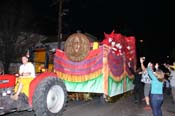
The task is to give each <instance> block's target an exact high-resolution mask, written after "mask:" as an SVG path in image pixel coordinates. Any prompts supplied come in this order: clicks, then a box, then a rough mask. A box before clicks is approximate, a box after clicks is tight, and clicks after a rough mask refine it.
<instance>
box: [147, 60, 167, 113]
mask: <svg viewBox="0 0 175 116" xmlns="http://www.w3.org/2000/svg"><path fill="white" fill-rule="evenodd" d="M151 66H152V64H151V63H148V67H147V71H148V74H149V76H150V78H151V79H152V80H151V95H150V98H151V108H152V112H153V116H162V110H161V107H162V104H163V81H164V73H163V72H162V71H161V70H156V71H155V72H153V69H152V68H151Z"/></svg>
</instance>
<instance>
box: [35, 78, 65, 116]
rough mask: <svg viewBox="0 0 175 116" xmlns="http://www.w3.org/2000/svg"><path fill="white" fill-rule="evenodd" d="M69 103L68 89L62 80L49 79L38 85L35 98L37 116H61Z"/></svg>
mask: <svg viewBox="0 0 175 116" xmlns="http://www.w3.org/2000/svg"><path fill="white" fill-rule="evenodd" d="M66 101H67V92H66V87H65V85H64V83H63V82H62V80H61V79H59V78H57V77H47V78H45V79H44V80H42V81H41V82H40V83H38V86H37V88H36V90H35V93H34V96H33V110H34V112H35V114H36V116H60V115H62V113H63V111H64V108H65V105H66Z"/></svg>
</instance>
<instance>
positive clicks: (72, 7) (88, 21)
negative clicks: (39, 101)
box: [28, 0, 175, 59]
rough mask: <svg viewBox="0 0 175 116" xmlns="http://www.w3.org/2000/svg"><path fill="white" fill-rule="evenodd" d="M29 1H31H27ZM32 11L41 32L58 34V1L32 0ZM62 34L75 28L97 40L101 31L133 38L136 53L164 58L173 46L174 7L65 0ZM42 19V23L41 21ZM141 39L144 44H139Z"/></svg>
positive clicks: (140, 0) (140, 1) (125, 0)
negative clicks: (53, 3)
mask: <svg viewBox="0 0 175 116" xmlns="http://www.w3.org/2000/svg"><path fill="white" fill-rule="evenodd" d="M28 1H30V0H28ZM31 1H32V3H31V6H32V10H33V11H32V12H33V15H34V16H35V20H38V21H39V22H41V23H39V24H38V25H39V26H41V27H42V29H43V31H44V33H48V34H57V27H58V22H57V21H58V19H57V18H58V4H56V5H52V2H53V1H56V0H31ZM63 8H64V9H68V12H66V15H63V18H62V19H63V29H62V31H63V32H64V33H70V32H71V33H73V32H76V30H81V31H82V32H87V33H90V34H92V35H94V36H96V37H97V38H98V39H99V40H102V39H103V36H104V32H106V33H111V32H112V30H115V32H116V33H122V34H123V35H127V36H130V35H133V36H135V37H136V45H137V49H138V52H140V54H139V55H145V56H149V57H151V58H154V59H156V58H158V59H160V58H163V57H166V56H167V55H169V51H170V50H171V49H173V48H175V47H174V43H173V42H172V41H173V39H174V33H175V18H173V14H174V11H175V7H174V6H173V3H171V2H170V1H165V0H164V1H160V0H64V3H63ZM43 22H44V23H43ZM139 40H143V43H142V44H141V43H139Z"/></svg>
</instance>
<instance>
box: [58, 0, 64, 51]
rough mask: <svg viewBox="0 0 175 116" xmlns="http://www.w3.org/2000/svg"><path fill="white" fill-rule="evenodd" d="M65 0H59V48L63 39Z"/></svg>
mask: <svg viewBox="0 0 175 116" xmlns="http://www.w3.org/2000/svg"><path fill="white" fill-rule="evenodd" d="M62 7H63V0H59V12H58V48H61V39H62V14H63V8H62Z"/></svg>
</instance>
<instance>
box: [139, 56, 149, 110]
mask: <svg viewBox="0 0 175 116" xmlns="http://www.w3.org/2000/svg"><path fill="white" fill-rule="evenodd" d="M144 61H145V58H144V57H142V58H140V63H141V68H142V71H143V74H142V80H141V81H142V82H143V83H144V96H145V102H146V106H145V107H144V109H145V110H150V109H151V107H150V96H149V95H150V90H151V79H150V77H149V75H148V72H147V70H146V68H145V66H144V64H143V62H144Z"/></svg>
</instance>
